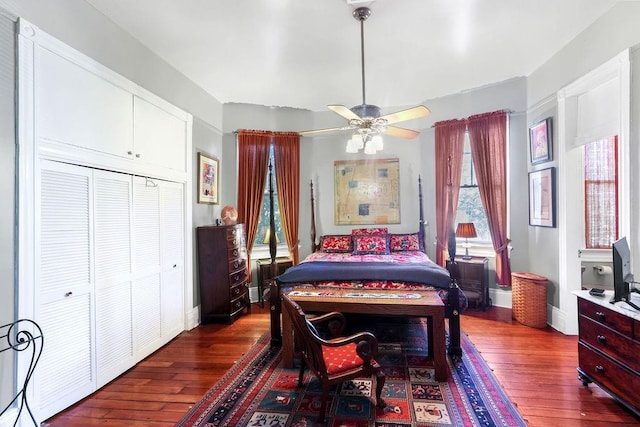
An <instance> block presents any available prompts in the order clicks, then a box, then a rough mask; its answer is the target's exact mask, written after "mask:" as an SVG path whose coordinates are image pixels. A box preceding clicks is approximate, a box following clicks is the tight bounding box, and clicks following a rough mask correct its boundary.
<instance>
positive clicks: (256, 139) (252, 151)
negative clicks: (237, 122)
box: [238, 130, 272, 280]
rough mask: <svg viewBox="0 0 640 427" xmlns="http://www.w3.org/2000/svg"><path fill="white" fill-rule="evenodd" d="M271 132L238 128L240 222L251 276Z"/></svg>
mask: <svg viewBox="0 0 640 427" xmlns="http://www.w3.org/2000/svg"><path fill="white" fill-rule="evenodd" d="M271 139H272V132H264V131H245V130H243V131H240V132H238V222H239V223H243V224H244V227H245V233H246V245H247V252H248V254H249V259H248V262H247V275H248V277H249V280H251V249H253V242H254V240H255V239H256V233H257V232H258V221H259V220H260V211H261V207H262V198H263V196H264V186H265V184H266V182H267V170H268V167H269V148H270V146H271Z"/></svg>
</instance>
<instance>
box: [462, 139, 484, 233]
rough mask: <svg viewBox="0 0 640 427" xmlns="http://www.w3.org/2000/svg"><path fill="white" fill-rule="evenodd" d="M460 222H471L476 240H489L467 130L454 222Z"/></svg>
mask: <svg viewBox="0 0 640 427" xmlns="http://www.w3.org/2000/svg"><path fill="white" fill-rule="evenodd" d="M460 222H473V224H474V225H475V228H476V233H477V234H478V237H477V241H481V242H491V235H490V234H489V224H488V221H487V215H486V213H485V211H484V207H483V206H482V201H481V200H480V190H478V182H477V181H476V174H475V171H474V168H473V159H472V157H471V144H470V142H469V133H468V132H465V134H464V151H463V155H462V177H461V179H460V195H459V196H458V209H457V211H456V224H457V223H460Z"/></svg>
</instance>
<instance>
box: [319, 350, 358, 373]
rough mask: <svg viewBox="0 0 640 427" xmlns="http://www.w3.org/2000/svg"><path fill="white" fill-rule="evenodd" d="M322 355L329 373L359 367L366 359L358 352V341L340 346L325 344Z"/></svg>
mask: <svg viewBox="0 0 640 427" xmlns="http://www.w3.org/2000/svg"><path fill="white" fill-rule="evenodd" d="M322 357H323V359H324V363H325V365H327V373H328V374H329V375H333V374H339V373H340V372H344V371H347V370H349V369H352V368H357V367H359V366H362V365H363V363H364V360H362V358H361V357H360V356H358V353H356V343H349V344H345V345H342V346H340V347H328V346H325V345H323V346H322Z"/></svg>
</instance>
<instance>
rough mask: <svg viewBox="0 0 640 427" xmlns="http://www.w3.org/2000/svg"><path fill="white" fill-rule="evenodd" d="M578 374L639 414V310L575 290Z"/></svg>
mask: <svg viewBox="0 0 640 427" xmlns="http://www.w3.org/2000/svg"><path fill="white" fill-rule="evenodd" d="M576 295H578V328H579V340H578V364H579V367H578V378H579V379H580V380H581V381H582V382H583V384H584V385H587V384H588V383H590V382H593V383H595V384H597V385H598V386H600V387H601V388H602V389H604V390H605V391H607V392H608V393H609V394H611V395H612V396H613V397H615V398H616V399H618V400H619V401H620V402H621V403H622V404H624V405H625V406H626V407H627V408H629V409H630V410H631V411H632V412H634V413H635V414H636V415H640V394H639V393H638V390H640V320H639V319H640V312H636V311H635V310H627V309H625V308H624V307H623V306H622V305H621V304H623V303H618V304H616V305H615V306H614V305H612V304H610V303H609V300H610V299H611V297H612V292H610V291H607V292H606V293H605V296H604V297H593V296H590V295H589V293H588V291H578V292H576Z"/></svg>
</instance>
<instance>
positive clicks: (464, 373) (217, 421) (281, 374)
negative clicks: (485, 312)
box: [177, 319, 526, 427]
mask: <svg viewBox="0 0 640 427" xmlns="http://www.w3.org/2000/svg"><path fill="white" fill-rule="evenodd" d="M371 323H375V325H372V324H371ZM369 326H370V328H368V329H369V330H372V332H374V333H376V337H377V338H378V340H379V341H380V342H381V344H380V346H379V354H378V356H377V357H376V360H377V361H378V362H379V363H380V364H381V365H382V366H383V367H384V371H385V374H386V378H387V380H386V383H385V387H384V390H383V394H382V397H383V399H384V400H385V402H386V403H387V407H386V408H384V409H379V408H376V407H375V405H374V404H373V400H372V388H373V384H372V381H371V378H363V379H359V380H354V381H349V382H345V383H343V384H342V385H338V386H336V387H334V389H333V392H332V396H331V397H330V402H329V403H328V404H327V417H326V420H325V423H319V422H318V410H319V407H320V395H321V391H322V387H321V385H320V383H319V382H318V381H317V379H316V378H315V377H314V376H313V375H312V374H310V373H309V372H307V373H306V374H305V381H304V384H303V386H302V387H301V388H297V382H298V372H299V368H294V369H283V368H282V367H281V366H280V365H281V363H280V362H281V356H282V352H281V350H280V348H278V347H274V348H272V347H270V345H269V340H270V336H269V334H266V335H264V336H262V337H261V338H260V340H259V341H258V343H257V344H256V345H255V346H254V347H252V348H251V350H250V351H249V352H247V354H245V355H244V356H243V357H242V359H241V360H240V361H238V363H236V364H235V365H234V367H233V368H232V369H231V370H229V372H227V374H225V376H224V377H223V378H222V379H221V380H220V381H219V382H218V383H217V384H215V385H214V386H213V387H212V388H211V389H210V390H209V391H208V392H207V393H206V395H205V396H204V397H203V398H202V399H201V400H200V402H198V403H197V404H196V405H194V407H193V408H192V409H191V410H190V411H189V412H188V413H187V415H185V417H184V418H183V419H182V420H181V421H180V422H179V423H178V424H177V425H178V426H198V427H200V426H206V427H212V426H271V427H275V426H279V427H285V426H287V427H288V426H300V427H302V426H306V427H309V426H319V425H322V426H345V427H347V426H348V427H405V426H406V427H409V426H509V427H514V426H526V423H525V422H524V420H523V419H522V417H521V416H520V414H519V413H518V411H517V410H516V408H515V407H514V405H513V404H512V403H511V401H510V400H509V398H508V397H507V396H506V394H505V393H504V390H503V389H502V388H501V387H500V385H499V384H498V382H497V381H496V378H495V377H494V375H493V374H492V372H491V370H490V369H489V367H488V366H487V364H486V363H485V362H484V360H482V357H481V356H480V354H479V353H478V351H477V350H476V349H475V347H474V346H473V344H471V342H469V340H468V338H467V337H466V336H465V335H464V334H462V337H461V340H462V349H463V356H462V358H461V360H459V361H456V362H455V363H454V362H452V361H451V360H450V359H449V360H448V365H449V378H448V381H447V382H440V383H438V382H435V381H434V380H433V374H434V372H433V367H432V366H433V365H432V364H431V362H430V360H429V359H428V358H427V357H426V355H427V337H426V331H427V329H426V323H425V321H424V319H411V320H409V321H405V322H402V323H398V322H392V321H384V322H369ZM372 326H375V327H372Z"/></svg>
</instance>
